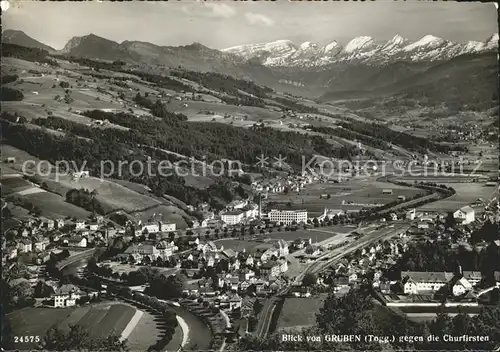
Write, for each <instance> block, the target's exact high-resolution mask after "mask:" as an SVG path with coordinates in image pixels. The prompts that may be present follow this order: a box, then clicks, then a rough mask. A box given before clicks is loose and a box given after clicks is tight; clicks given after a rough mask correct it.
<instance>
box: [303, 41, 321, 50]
mask: <svg viewBox="0 0 500 352" xmlns="http://www.w3.org/2000/svg"><path fill="white" fill-rule="evenodd" d="M299 48H300V49H301V50H307V49H316V48H318V44H316V43H313V42H304V43H302V44H300V46H299Z"/></svg>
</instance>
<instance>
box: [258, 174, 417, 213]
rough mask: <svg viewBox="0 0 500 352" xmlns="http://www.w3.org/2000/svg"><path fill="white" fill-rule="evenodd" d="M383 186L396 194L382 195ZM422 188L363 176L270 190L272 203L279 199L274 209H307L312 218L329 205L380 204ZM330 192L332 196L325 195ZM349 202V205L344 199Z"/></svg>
mask: <svg viewBox="0 0 500 352" xmlns="http://www.w3.org/2000/svg"><path fill="white" fill-rule="evenodd" d="M383 189H392V191H393V194H382V190H383ZM419 193H423V191H422V190H419V189H416V188H409V187H402V186H397V185H393V184H388V183H383V182H377V181H375V180H372V179H359V180H352V181H348V182H343V183H317V184H310V185H307V186H306V187H305V188H304V189H302V190H300V192H299V193H298V194H297V192H293V191H290V192H289V193H288V194H284V193H280V194H277V193H272V194H271V193H270V194H269V198H268V199H267V201H268V202H276V203H278V204H273V206H272V207H273V208H278V209H295V210H297V209H306V210H307V211H308V212H309V217H310V218H312V217H315V216H319V215H321V214H323V211H324V209H325V208H328V209H342V210H360V209H362V208H364V207H376V206H380V205H383V204H387V203H390V202H392V201H394V200H396V199H397V198H398V196H405V197H406V198H409V197H413V196H415V195H417V194H419ZM328 194H329V195H330V199H326V198H323V199H321V195H328ZM343 201H345V204H342V202H343ZM289 202H290V203H291V204H290V205H287V203H289Z"/></svg>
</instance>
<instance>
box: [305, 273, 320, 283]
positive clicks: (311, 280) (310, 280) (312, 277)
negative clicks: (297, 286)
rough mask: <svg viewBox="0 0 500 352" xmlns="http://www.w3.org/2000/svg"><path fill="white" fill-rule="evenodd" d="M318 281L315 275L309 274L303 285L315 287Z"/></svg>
mask: <svg viewBox="0 0 500 352" xmlns="http://www.w3.org/2000/svg"><path fill="white" fill-rule="evenodd" d="M317 280H318V278H317V277H316V275H314V274H313V273H307V274H305V275H304V278H303V279H302V285H304V286H313V285H314V284H316V282H317Z"/></svg>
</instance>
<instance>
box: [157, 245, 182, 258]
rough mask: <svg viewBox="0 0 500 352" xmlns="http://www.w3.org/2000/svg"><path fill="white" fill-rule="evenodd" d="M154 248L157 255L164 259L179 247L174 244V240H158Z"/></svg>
mask: <svg viewBox="0 0 500 352" xmlns="http://www.w3.org/2000/svg"><path fill="white" fill-rule="evenodd" d="M156 249H157V250H158V252H159V255H160V256H161V257H162V258H163V259H165V258H169V257H171V256H172V255H173V254H174V253H175V252H176V251H177V250H178V249H179V247H177V246H176V245H175V243H174V241H171V242H167V241H160V243H158V244H157V245H156Z"/></svg>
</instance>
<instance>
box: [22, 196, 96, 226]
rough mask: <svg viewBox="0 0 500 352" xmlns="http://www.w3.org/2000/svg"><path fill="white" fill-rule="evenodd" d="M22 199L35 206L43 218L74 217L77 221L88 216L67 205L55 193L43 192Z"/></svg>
mask: <svg viewBox="0 0 500 352" xmlns="http://www.w3.org/2000/svg"><path fill="white" fill-rule="evenodd" d="M22 198H23V199H26V200H27V201H28V202H30V203H32V204H33V205H35V206H37V207H38V208H39V209H40V210H41V215H42V216H45V217H49V218H65V217H76V218H78V219H85V218H87V217H88V216H89V215H90V212H88V211H86V210H85V209H82V208H80V207H77V206H76V205H73V204H70V203H67V202H66V200H65V199H64V198H63V197H61V196H60V195H57V194H55V193H50V192H43V193H35V194H28V195H25V196H23V197H22Z"/></svg>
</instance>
